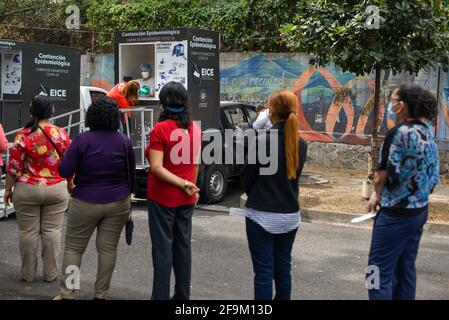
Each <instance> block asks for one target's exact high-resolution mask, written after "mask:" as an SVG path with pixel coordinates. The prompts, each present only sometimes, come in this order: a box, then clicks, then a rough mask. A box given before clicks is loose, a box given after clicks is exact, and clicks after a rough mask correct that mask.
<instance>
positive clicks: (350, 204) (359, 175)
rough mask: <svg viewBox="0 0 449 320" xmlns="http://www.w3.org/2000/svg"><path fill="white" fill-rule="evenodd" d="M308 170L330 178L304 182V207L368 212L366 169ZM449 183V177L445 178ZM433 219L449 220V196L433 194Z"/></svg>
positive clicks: (431, 212) (430, 214)
mask: <svg viewBox="0 0 449 320" xmlns="http://www.w3.org/2000/svg"><path fill="white" fill-rule="evenodd" d="M304 172H307V173H316V174H319V175H320V176H321V178H324V179H327V180H329V183H327V184H319V185H318V184H317V185H301V187H300V191H301V193H300V201H301V207H302V208H304V209H313V210H321V211H330V212H344V213H352V214H363V213H366V206H367V200H365V199H363V197H362V179H364V178H365V177H366V172H363V171H357V170H349V169H332V170H330V169H329V168H315V167H313V168H312V167H308V168H307V169H305V171H304ZM442 184H443V185H449V179H443V181H442ZM429 220H430V221H438V222H444V223H449V199H448V198H447V197H444V196H440V195H432V196H431V202H430V207H429Z"/></svg>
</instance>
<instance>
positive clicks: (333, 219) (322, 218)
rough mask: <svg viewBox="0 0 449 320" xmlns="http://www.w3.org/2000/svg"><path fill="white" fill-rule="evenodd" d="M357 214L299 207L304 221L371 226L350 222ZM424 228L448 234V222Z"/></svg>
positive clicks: (216, 209) (220, 209) (211, 207)
mask: <svg viewBox="0 0 449 320" xmlns="http://www.w3.org/2000/svg"><path fill="white" fill-rule="evenodd" d="M195 209H196V210H204V211H211V212H216V213H222V214H229V209H230V208H229V207H226V206H220V205H206V206H197V207H196V208H195ZM357 216H358V215H356V214H351V213H344V212H328V211H320V210H311V209H301V220H302V221H304V222H312V223H313V222H322V223H330V224H340V225H346V226H352V227H359V228H372V226H373V220H369V221H364V222H361V223H351V220H352V219H353V218H355V217H357ZM424 230H425V231H426V232H428V233H432V234H437V235H442V236H449V224H447V223H438V222H427V223H426V225H425V226H424Z"/></svg>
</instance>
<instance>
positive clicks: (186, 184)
mask: <svg viewBox="0 0 449 320" xmlns="http://www.w3.org/2000/svg"><path fill="white" fill-rule="evenodd" d="M188 186H189V182H188V181H187V180H185V181H184V189H185V188H187V187H188Z"/></svg>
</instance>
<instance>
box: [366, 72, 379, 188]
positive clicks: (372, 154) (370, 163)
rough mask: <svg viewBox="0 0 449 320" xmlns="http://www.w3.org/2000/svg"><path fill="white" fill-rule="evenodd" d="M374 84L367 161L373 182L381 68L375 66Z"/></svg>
mask: <svg viewBox="0 0 449 320" xmlns="http://www.w3.org/2000/svg"><path fill="white" fill-rule="evenodd" d="M375 68H376V82H375V86H374V107H373V113H374V117H373V129H372V131H371V151H370V154H369V159H368V180H370V181H373V178H374V172H375V171H376V167H377V162H378V159H379V149H380V141H379V138H378V132H379V104H380V74H381V72H382V68H381V66H380V65H379V64H376V67H375Z"/></svg>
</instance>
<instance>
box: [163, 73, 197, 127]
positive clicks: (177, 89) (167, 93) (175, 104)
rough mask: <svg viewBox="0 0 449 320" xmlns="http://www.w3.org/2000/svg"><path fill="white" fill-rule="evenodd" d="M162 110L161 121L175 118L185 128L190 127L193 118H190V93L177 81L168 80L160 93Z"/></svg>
mask: <svg viewBox="0 0 449 320" xmlns="http://www.w3.org/2000/svg"><path fill="white" fill-rule="evenodd" d="M159 100H160V102H161V105H162V112H161V114H160V116H159V121H164V120H168V119H171V120H175V121H176V122H177V123H178V125H179V126H180V127H181V128H183V129H188V128H189V125H190V123H191V122H192V120H191V119H190V103H189V95H188V93H187V90H186V88H184V86H183V85H182V84H181V83H179V82H175V81H170V82H168V83H167V84H166V85H165V86H163V87H162V89H161V92H160V93H159Z"/></svg>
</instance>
